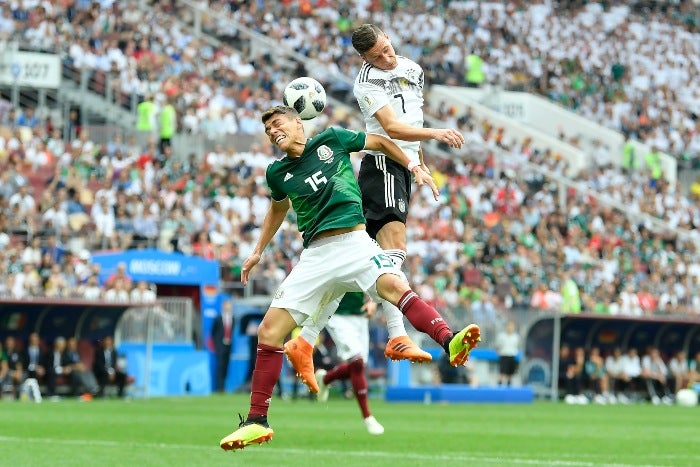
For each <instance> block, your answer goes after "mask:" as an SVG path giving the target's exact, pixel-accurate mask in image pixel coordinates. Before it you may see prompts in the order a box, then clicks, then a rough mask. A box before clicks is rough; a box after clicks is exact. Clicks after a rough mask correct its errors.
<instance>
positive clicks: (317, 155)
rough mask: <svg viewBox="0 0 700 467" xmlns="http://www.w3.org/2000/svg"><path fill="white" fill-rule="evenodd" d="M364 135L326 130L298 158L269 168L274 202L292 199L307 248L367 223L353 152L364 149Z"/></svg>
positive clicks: (346, 131) (289, 159) (311, 139)
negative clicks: (328, 232)
mask: <svg viewBox="0 0 700 467" xmlns="http://www.w3.org/2000/svg"><path fill="white" fill-rule="evenodd" d="M365 140H366V135H365V133H363V132H359V131H350V130H345V129H343V128H328V129H327V130H325V131H323V132H322V133H320V134H318V135H317V136H315V137H313V138H310V139H308V140H307V142H306V147H305V148H304V152H303V153H302V154H301V156H299V157H294V158H290V157H284V158H282V159H280V160H279V161H275V162H273V163H272V164H271V165H270V166H269V167H268V169H267V173H266V177H267V184H268V186H269V188H270V194H271V196H272V199H274V200H276V201H281V200H283V199H284V198H286V197H289V199H290V201H291V203H292V208H293V209H294V211H295V212H296V214H297V224H298V227H299V231H300V232H301V233H302V236H303V239H304V246H305V247H306V246H308V244H309V242H310V241H311V240H312V239H313V238H314V237H315V236H316V235H318V234H319V233H321V232H323V231H325V230H331V229H339V228H347V227H354V226H355V225H357V224H362V223H364V222H365V218H364V216H363V214H362V196H361V194H360V188H359V186H358V185H357V180H356V179H355V174H354V172H353V168H352V164H351V162H350V153H351V152H357V151H361V150H362V149H364V146H365Z"/></svg>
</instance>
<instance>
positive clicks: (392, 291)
mask: <svg viewBox="0 0 700 467" xmlns="http://www.w3.org/2000/svg"><path fill="white" fill-rule="evenodd" d="M409 290H410V287H409V285H408V284H407V283H406V282H404V281H403V280H402V278H401V277H399V276H397V275H394V274H384V275H382V276H380V277H379V279H377V293H378V294H379V296H380V297H381V298H383V299H384V300H386V301H388V302H391V303H393V304H394V305H396V304H397V303H398V302H399V300H400V299H401V297H402V296H403V294H404V293H406V292H407V291H409Z"/></svg>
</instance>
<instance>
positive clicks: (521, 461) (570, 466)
mask: <svg viewBox="0 0 700 467" xmlns="http://www.w3.org/2000/svg"><path fill="white" fill-rule="evenodd" d="M0 443H13V444H15V443H32V444H51V445H61V444H64V445H79V446H98V447H99V446H102V447H109V448H124V447H130V448H141V449H173V450H175V449H189V450H200V451H210V452H211V451H215V450H218V449H219V448H218V447H216V446H203V445H201V444H178V443H139V442H134V441H110V440H98V439H59V438H23V437H19V436H0ZM271 451H274V452H275V453H278V454H298V455H304V456H309V455H311V456H318V455H327V456H333V457H336V458H337V457H339V456H347V457H356V458H367V459H371V458H378V459H391V460H394V461H396V460H397V458H400V459H409V460H415V461H435V462H437V461H448V462H454V461H455V460H459V459H463V460H469V461H481V462H483V463H487V464H495V465H542V463H543V462H544V463H546V464H547V465H556V466H565V467H597V466H600V465H605V466H608V467H663V466H661V465H659V464H645V465H638V464H620V463H601V462H587V461H574V460H571V461H569V460H562V459H561V458H560V457H562V456H555V457H559V459H557V458H555V459H547V458H541V459H532V458H531V459H525V458H517V457H507V456H506V457H494V456H493V455H491V453H479V452H474V453H467V454H462V453H459V454H451V455H450V454H421V453H396V452H387V451H338V450H332V449H293V448H274V449H273V448H270V449H258V448H257V446H251V447H250V448H248V449H246V450H245V454H246V455H255V454H270V452H271ZM521 455H522V454H521ZM564 456H565V455H564ZM577 457H580V456H577ZM658 457H663V458H682V459H684V460H687V459H688V458H693V459H700V456H675V455H661V456H658Z"/></svg>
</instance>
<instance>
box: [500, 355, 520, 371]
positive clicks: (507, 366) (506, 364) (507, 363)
mask: <svg viewBox="0 0 700 467" xmlns="http://www.w3.org/2000/svg"><path fill="white" fill-rule="evenodd" d="M517 369H518V362H517V361H515V357H509V356H505V355H503V356H501V357H499V358H498V371H499V372H500V373H501V374H502V375H508V376H513V375H514V374H515V370H517Z"/></svg>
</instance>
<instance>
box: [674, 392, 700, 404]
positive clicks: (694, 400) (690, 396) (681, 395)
mask: <svg viewBox="0 0 700 467" xmlns="http://www.w3.org/2000/svg"><path fill="white" fill-rule="evenodd" d="M676 404H678V405H680V406H682V407H695V406H696V405H698V393H697V392H695V390H693V389H681V390H680V391H678V394H676Z"/></svg>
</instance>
